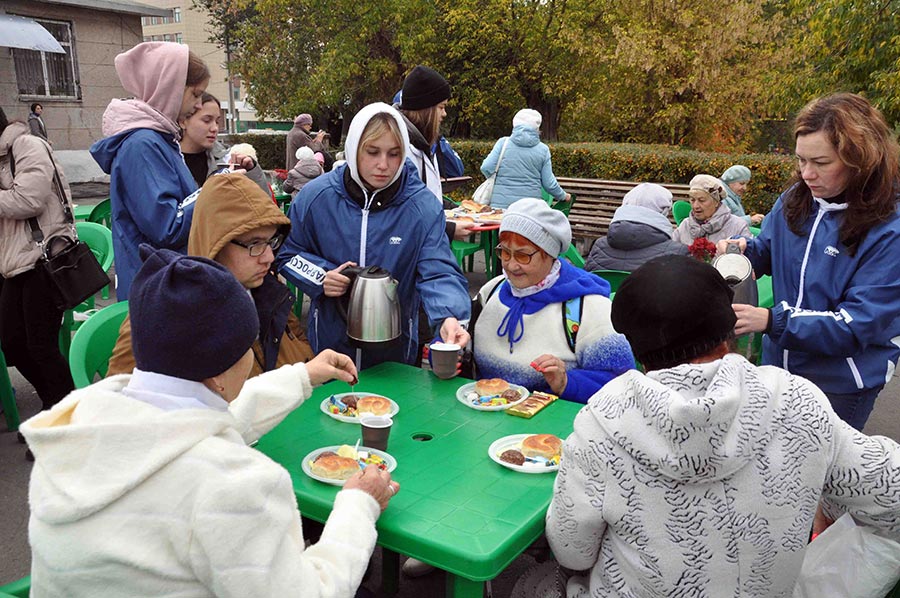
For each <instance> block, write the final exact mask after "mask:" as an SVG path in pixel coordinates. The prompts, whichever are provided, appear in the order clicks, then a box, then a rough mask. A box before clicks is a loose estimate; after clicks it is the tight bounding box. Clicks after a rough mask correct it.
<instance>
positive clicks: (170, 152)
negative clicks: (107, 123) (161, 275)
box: [91, 129, 197, 301]
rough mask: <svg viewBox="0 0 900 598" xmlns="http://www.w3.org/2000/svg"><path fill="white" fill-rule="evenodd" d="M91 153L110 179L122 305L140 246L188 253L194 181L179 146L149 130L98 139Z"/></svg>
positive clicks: (138, 263) (117, 281)
mask: <svg viewBox="0 0 900 598" xmlns="http://www.w3.org/2000/svg"><path fill="white" fill-rule="evenodd" d="M91 155H92V156H93V157H94V160H96V161H97V164H99V165H100V168H102V169H103V172H105V173H107V174H109V175H110V184H109V196H110V204H111V208H112V223H113V226H112V237H113V251H114V252H115V256H116V279H117V280H116V298H117V299H118V300H119V301H125V300H127V299H128V292H129V290H130V289H131V281H132V279H133V278H134V275H135V273H137V271H138V268H140V267H141V258H140V256H139V255H138V247H139V246H140V245H141V243H149V244H150V245H152V246H153V247H156V248H163V247H164V248H166V249H172V250H174V251H178V252H181V253H184V252H185V251H186V250H187V241H188V235H189V234H190V232H191V216H192V215H193V213H194V199H196V195H193V196H192V195H191V194H192V193H194V192H195V191H196V190H197V183H196V182H195V181H194V177H193V176H192V175H191V171H190V170H188V167H187V166H186V165H185V163H184V158H182V156H181V149H180V148H179V146H178V143H177V142H176V141H175V140H174V139H173V138H172V136H171V135H166V134H163V133H160V132H158V131H153V130H151V129H132V130H130V131H125V132H124V133H119V134H118V135H113V136H111V137H106V138H105V139H101V140H100V141H97V142H96V143H94V144H93V145H92V146H91Z"/></svg>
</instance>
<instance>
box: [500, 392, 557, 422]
mask: <svg viewBox="0 0 900 598" xmlns="http://www.w3.org/2000/svg"><path fill="white" fill-rule="evenodd" d="M558 398H559V397H557V396H556V395H552V394H550V393H548V392H538V391H535V392H533V393H531V396H530V397H528V398H527V399H525V400H524V401H522V402H521V403H519V404H518V405H514V406H512V407H510V408H509V409H507V410H506V413H508V414H509V415H515V416H516V417H524V418H525V419H531V418H532V417H534V416H535V414H536V413H538V412H539V411H540V410H541V409H543V408H544V407H546V406H547V405H549V404H550V403H552V402H553V401H555V400H556V399H558Z"/></svg>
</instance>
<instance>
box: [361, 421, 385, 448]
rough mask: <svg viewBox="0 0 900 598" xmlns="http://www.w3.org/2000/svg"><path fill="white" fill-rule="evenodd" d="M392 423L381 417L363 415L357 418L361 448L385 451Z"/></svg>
mask: <svg viewBox="0 0 900 598" xmlns="http://www.w3.org/2000/svg"><path fill="white" fill-rule="evenodd" d="M393 423H394V421H393V420H392V419H391V418H389V417H385V416H383V415H363V416H361V417H360V418H359V425H360V427H361V428H362V443H363V446H367V447H369V448H373V449H378V450H379V451H386V450H387V447H388V437H389V436H390V435H391V425H392V424H393Z"/></svg>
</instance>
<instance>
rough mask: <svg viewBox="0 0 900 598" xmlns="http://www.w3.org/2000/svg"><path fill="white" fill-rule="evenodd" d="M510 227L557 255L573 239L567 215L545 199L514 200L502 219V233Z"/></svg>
mask: <svg viewBox="0 0 900 598" xmlns="http://www.w3.org/2000/svg"><path fill="white" fill-rule="evenodd" d="M507 231H509V232H511V233H518V234H520V235H522V236H523V237H525V238H526V239H528V240H529V241H531V242H532V243H534V244H535V245H537V246H538V247H540V248H541V249H543V250H544V251H546V252H547V253H548V254H549V255H550V257H554V258H555V257H558V256H559V254H561V253H562V252H564V251H565V250H567V249H568V248H569V245H570V244H571V243H572V227H570V226H569V220H568V219H567V218H566V215H565V214H563V213H562V212H560V211H559V210H554V209H553V208H551V207H550V206H548V205H547V202H546V201H544V200H543V199H531V198H526V199H520V200H519V201H517V202H514V203H513V204H511V205H510V206H509V207H508V208H507V209H506V213H505V214H503V220H501V221H500V233H501V234H502V233H505V232H507Z"/></svg>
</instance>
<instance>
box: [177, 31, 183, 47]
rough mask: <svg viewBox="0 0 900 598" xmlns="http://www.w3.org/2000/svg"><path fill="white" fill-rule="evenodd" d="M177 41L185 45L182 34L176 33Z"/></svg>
mask: <svg viewBox="0 0 900 598" xmlns="http://www.w3.org/2000/svg"><path fill="white" fill-rule="evenodd" d="M175 41H176V42H178V43H179V44H183V43H184V36H182V35H181V34H180V33H176V34H175Z"/></svg>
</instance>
